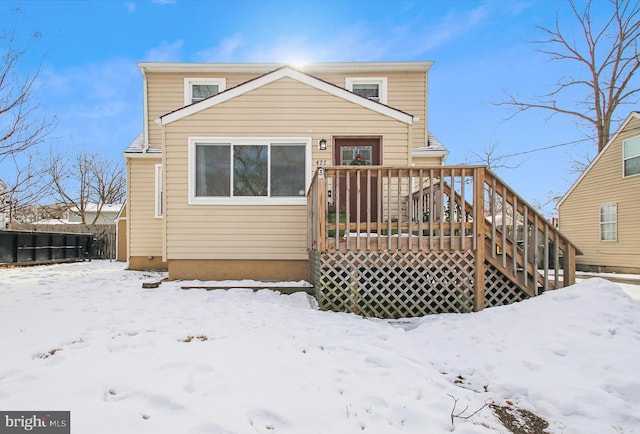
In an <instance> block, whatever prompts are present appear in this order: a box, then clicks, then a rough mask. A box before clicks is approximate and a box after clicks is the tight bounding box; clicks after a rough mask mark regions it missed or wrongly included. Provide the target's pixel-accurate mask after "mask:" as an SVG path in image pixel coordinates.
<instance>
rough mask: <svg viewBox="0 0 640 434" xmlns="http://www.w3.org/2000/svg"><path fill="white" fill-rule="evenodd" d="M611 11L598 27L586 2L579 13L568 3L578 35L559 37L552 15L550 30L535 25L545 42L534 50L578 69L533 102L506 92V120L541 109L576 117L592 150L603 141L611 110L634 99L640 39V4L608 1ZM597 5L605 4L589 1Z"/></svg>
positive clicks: (638, 90)
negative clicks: (591, 136) (577, 96)
mask: <svg viewBox="0 0 640 434" xmlns="http://www.w3.org/2000/svg"><path fill="white" fill-rule="evenodd" d="M608 3H609V4H610V5H611V7H612V8H613V11H612V13H611V15H610V16H609V18H608V19H607V21H606V22H605V23H604V25H602V26H596V24H595V23H594V20H593V18H592V13H591V8H592V2H591V1H589V2H588V3H587V4H586V6H585V8H584V10H582V11H580V10H578V9H577V8H576V5H575V3H574V1H573V0H569V5H570V6H571V11H572V12H573V16H574V17H575V18H576V20H577V22H578V24H579V27H580V32H581V34H580V37H579V38H578V39H577V40H576V39H575V38H574V37H573V35H571V34H569V33H565V32H564V31H563V30H562V29H561V28H560V22H559V18H558V16H557V15H556V21H555V26H554V27H553V28H546V27H538V28H539V29H540V30H541V31H542V32H543V33H544V34H545V36H546V39H544V40H541V41H536V42H535V43H536V44H539V45H541V46H542V48H540V49H538V51H539V52H541V53H544V54H546V55H548V56H549V58H550V60H553V61H567V62H572V63H573V64H575V65H576V66H579V67H580V70H581V73H580V75H579V76H567V77H562V78H560V80H558V82H557V83H556V84H555V86H554V89H553V90H552V91H551V92H549V93H547V94H546V95H542V96H541V97H538V98H535V99H534V100H533V101H523V100H520V99H518V98H517V97H515V96H513V95H511V94H509V93H507V97H508V99H507V100H506V101H503V102H500V103H497V104H498V105H508V106H512V107H513V108H514V109H515V112H514V113H513V114H512V115H511V116H510V117H509V118H512V117H513V116H515V115H516V114H518V113H522V112H524V111H526V110H529V109H541V110H546V111H549V112H551V115H552V116H553V115H555V114H564V115H569V116H572V117H574V118H577V119H579V121H581V122H584V123H586V124H587V125H588V126H589V127H590V128H593V129H594V130H595V131H594V132H595V138H596V141H597V145H598V152H600V151H602V148H603V147H604V146H605V144H606V143H607V142H608V140H609V136H610V134H611V124H612V121H615V120H616V119H615V118H614V116H615V113H616V110H617V109H618V108H619V107H620V106H621V105H623V104H635V103H637V102H638V97H639V96H640V86H638V85H637V83H636V82H635V81H633V80H634V78H636V77H637V75H636V73H637V72H638V70H639V69H640V57H639V52H638V36H639V35H640V3H639V2H638V1H637V0H609V1H608ZM595 4H597V5H598V6H602V5H603V4H605V2H601V1H597V2H595ZM573 90H582V91H584V93H585V98H584V100H582V101H574V102H573V103H568V104H567V105H563V104H562V103H559V102H558V97H559V96H560V95H561V94H565V93H568V92H571V91H573Z"/></svg>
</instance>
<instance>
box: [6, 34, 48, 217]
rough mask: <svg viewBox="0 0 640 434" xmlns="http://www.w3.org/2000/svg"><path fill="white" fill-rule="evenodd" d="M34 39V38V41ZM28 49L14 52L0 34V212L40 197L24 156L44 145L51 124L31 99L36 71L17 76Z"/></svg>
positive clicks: (11, 42)
mask: <svg viewBox="0 0 640 434" xmlns="http://www.w3.org/2000/svg"><path fill="white" fill-rule="evenodd" d="M38 39H39V35H38V34H36V35H34V41H37V40H38ZM29 48H30V47H29V46H28V47H26V48H17V47H16V46H15V43H14V36H13V35H12V34H5V33H0V174H2V177H3V181H4V184H5V188H6V191H5V192H4V200H2V201H0V207H2V208H3V209H0V212H8V209H7V208H11V209H12V210H13V209H14V208H15V207H16V206H21V205H26V204H29V203H35V202H36V201H37V200H38V198H39V197H40V195H41V193H42V191H41V190H40V189H39V188H38V187H37V186H36V184H37V182H38V171H37V170H36V169H35V168H34V165H32V164H31V163H32V158H31V156H29V155H27V153H28V151H29V150H31V149H33V148H35V147H37V146H38V145H40V144H42V143H43V142H44V141H45V139H46V138H47V135H48V133H49V131H50V129H51V128H52V127H53V122H50V121H48V120H47V119H46V117H45V116H44V115H43V114H42V111H41V110H40V107H39V106H38V104H37V103H35V102H34V98H33V91H34V88H35V85H36V82H37V80H38V77H39V73H40V69H39V68H38V69H37V70H36V71H35V73H33V74H30V75H29V74H27V75H21V74H20V73H19V64H20V61H21V59H22V58H23V57H24V56H25V54H26V53H27V51H28V50H29ZM2 204H4V205H2Z"/></svg>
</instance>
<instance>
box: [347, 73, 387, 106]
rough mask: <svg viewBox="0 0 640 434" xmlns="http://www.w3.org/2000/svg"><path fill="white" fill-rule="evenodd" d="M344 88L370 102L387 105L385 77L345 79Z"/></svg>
mask: <svg viewBox="0 0 640 434" xmlns="http://www.w3.org/2000/svg"><path fill="white" fill-rule="evenodd" d="M345 88H346V89H347V90H349V91H351V92H353V93H355V94H357V95H360V96H363V97H365V98H369V99H370V100H372V101H376V102H380V103H382V104H386V103H387V77H347V78H346V79H345Z"/></svg>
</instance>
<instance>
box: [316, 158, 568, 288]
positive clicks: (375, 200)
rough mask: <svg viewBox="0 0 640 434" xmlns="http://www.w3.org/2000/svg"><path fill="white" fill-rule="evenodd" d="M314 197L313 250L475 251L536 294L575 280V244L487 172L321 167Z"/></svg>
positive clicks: (480, 169)
mask: <svg viewBox="0 0 640 434" xmlns="http://www.w3.org/2000/svg"><path fill="white" fill-rule="evenodd" d="M307 199H308V202H307V203H308V230H309V236H308V249H309V250H317V251H320V252H336V251H340V252H349V251H392V252H396V251H407V252H408V251H411V252H423V251H445V250H446V251H453V250H455V251H467V250H469V251H474V252H475V257H476V268H483V269H484V263H485V261H486V262H488V263H490V264H492V265H493V266H494V267H496V268H497V269H499V270H500V271H501V272H503V273H505V274H506V275H507V276H509V278H510V279H511V280H512V281H514V282H515V283H517V284H518V285H519V286H521V287H522V288H523V289H524V290H525V292H527V294H529V295H536V294H537V293H538V292H539V291H540V290H546V289H549V288H550V287H553V288H558V287H560V286H566V285H570V284H573V283H574V282H575V254H576V248H575V246H573V245H572V244H571V243H570V241H569V240H568V239H567V238H566V237H564V236H563V235H562V234H561V233H560V232H559V231H558V230H557V228H555V227H554V226H553V225H552V224H551V223H550V222H549V221H547V220H546V219H545V218H544V217H543V216H542V215H540V214H539V213H538V212H537V211H536V210H535V209H534V208H533V207H532V206H531V205H529V204H528V203H527V202H526V201H524V200H523V199H522V198H521V197H520V196H518V195H517V194H516V193H515V192H514V191H513V190H511V189H510V188H509V187H508V186H507V185H506V184H505V183H504V182H503V181H502V180H500V179H499V178H498V177H497V176H496V175H495V174H494V173H492V172H491V171H490V170H488V169H487V168H486V167H481V166H437V167H377V166H368V167H363V166H357V167H350V166H349V167H325V168H319V169H318V170H317V172H316V173H315V175H314V178H313V180H312V183H311V187H310V189H309V191H308V197H307ZM478 272H479V271H478ZM481 280H483V279H479V278H478V279H476V282H478V285H479V286H480V283H479V282H480V281H481ZM477 290H480V288H479V287H478V288H477Z"/></svg>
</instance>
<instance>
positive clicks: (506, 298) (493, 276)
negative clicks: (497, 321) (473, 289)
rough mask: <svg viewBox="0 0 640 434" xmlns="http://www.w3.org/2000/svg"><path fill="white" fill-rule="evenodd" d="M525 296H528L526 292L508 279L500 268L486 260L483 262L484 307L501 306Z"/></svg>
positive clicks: (525, 297) (523, 298)
mask: <svg viewBox="0 0 640 434" xmlns="http://www.w3.org/2000/svg"><path fill="white" fill-rule="evenodd" d="M527 298H529V296H528V295H527V293H526V292H524V291H523V290H522V289H520V287H519V286H518V285H516V284H515V283H513V282H512V281H511V280H509V279H508V278H507V277H506V276H505V275H504V274H502V272H501V271H500V270H498V269H497V268H496V267H494V266H493V265H491V264H490V263H488V262H486V263H485V264H484V306H485V307H495V306H502V305H505V304H511V303H516V302H518V301H522V300H525V299H527Z"/></svg>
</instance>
